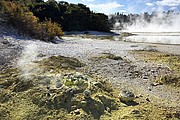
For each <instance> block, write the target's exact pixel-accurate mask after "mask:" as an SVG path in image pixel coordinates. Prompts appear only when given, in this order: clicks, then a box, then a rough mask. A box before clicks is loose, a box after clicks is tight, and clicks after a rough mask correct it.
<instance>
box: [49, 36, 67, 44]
mask: <svg viewBox="0 0 180 120" xmlns="http://www.w3.org/2000/svg"><path fill="white" fill-rule="evenodd" d="M51 42H52V43H54V44H58V43H62V42H64V40H63V39H61V38H59V37H58V36H55V37H54V39H52V41H51Z"/></svg>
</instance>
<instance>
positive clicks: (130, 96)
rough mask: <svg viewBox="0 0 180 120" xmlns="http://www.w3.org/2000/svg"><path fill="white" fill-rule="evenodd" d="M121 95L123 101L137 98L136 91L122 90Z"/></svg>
mask: <svg viewBox="0 0 180 120" xmlns="http://www.w3.org/2000/svg"><path fill="white" fill-rule="evenodd" d="M119 97H120V100H121V101H122V102H130V101H133V100H134V99H135V95H134V93H132V92H130V91H125V90H123V91H121V92H120V94H119Z"/></svg>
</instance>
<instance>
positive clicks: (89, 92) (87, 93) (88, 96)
mask: <svg viewBox="0 0 180 120" xmlns="http://www.w3.org/2000/svg"><path fill="white" fill-rule="evenodd" d="M83 95H84V98H90V97H91V91H90V90H85V91H84V92H83Z"/></svg>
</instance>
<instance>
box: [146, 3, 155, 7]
mask: <svg viewBox="0 0 180 120" xmlns="http://www.w3.org/2000/svg"><path fill="white" fill-rule="evenodd" d="M146 5H147V6H153V5H154V4H153V3H150V2H148V3H146Z"/></svg>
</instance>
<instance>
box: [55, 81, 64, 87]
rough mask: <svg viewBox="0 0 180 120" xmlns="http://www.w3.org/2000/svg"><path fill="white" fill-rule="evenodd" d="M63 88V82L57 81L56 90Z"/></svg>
mask: <svg viewBox="0 0 180 120" xmlns="http://www.w3.org/2000/svg"><path fill="white" fill-rule="evenodd" d="M62 86H63V84H62V82H61V80H57V81H56V88H60V87H62Z"/></svg>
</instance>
